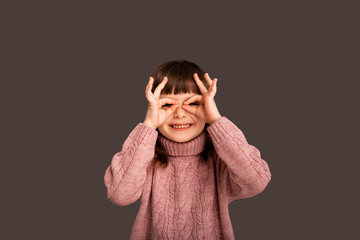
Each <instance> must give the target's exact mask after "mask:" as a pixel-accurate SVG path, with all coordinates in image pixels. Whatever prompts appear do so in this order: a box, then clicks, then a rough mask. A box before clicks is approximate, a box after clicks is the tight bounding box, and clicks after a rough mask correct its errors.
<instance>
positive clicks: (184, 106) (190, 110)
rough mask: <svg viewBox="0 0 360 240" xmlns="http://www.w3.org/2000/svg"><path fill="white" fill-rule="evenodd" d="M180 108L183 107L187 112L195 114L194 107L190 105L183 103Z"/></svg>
mask: <svg viewBox="0 0 360 240" xmlns="http://www.w3.org/2000/svg"><path fill="white" fill-rule="evenodd" d="M182 108H183V109H185V110H186V111H188V112H189V113H192V114H196V109H194V108H192V107H190V106H189V105H187V104H183V105H182Z"/></svg>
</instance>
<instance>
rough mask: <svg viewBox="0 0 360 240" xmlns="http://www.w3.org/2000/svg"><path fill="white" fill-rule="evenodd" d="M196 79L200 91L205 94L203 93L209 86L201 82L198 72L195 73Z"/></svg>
mask: <svg viewBox="0 0 360 240" xmlns="http://www.w3.org/2000/svg"><path fill="white" fill-rule="evenodd" d="M194 79H195V82H196V85H197V86H198V87H199V89H200V92H201V93H202V94H203V93H206V92H207V88H206V87H205V86H204V84H203V83H202V82H201V80H200V78H199V76H198V75H197V73H194Z"/></svg>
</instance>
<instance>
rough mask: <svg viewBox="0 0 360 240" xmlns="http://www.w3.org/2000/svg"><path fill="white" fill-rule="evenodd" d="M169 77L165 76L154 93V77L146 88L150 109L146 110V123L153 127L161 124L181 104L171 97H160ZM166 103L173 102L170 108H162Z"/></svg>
mask: <svg viewBox="0 0 360 240" xmlns="http://www.w3.org/2000/svg"><path fill="white" fill-rule="evenodd" d="M167 81H168V78H167V77H164V78H163V80H162V82H161V83H160V84H159V85H158V86H157V87H156V89H155V90H154V93H152V92H151V89H152V87H153V83H154V78H153V77H150V78H149V82H148V84H147V86H146V89H145V96H146V99H147V100H148V102H149V104H148V109H147V112H146V116H145V120H144V122H143V123H144V124H146V125H148V126H150V127H152V128H153V129H156V128H158V127H159V126H161V125H162V124H163V123H164V121H165V120H166V119H167V118H168V117H169V116H170V114H172V113H173V112H174V111H175V109H176V108H177V107H178V106H179V104H178V103H177V102H176V101H175V100H172V99H170V98H164V99H159V97H160V93H161V90H162V89H163V88H164V87H165V84H166V83H167ZM165 104H171V105H172V106H171V107H170V108H167V109H166V110H165V109H162V108H161V107H162V106H163V105H165Z"/></svg>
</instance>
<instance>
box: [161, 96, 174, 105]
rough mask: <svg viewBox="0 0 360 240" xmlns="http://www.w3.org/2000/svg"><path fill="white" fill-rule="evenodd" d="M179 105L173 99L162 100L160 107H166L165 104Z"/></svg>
mask: <svg viewBox="0 0 360 240" xmlns="http://www.w3.org/2000/svg"><path fill="white" fill-rule="evenodd" d="M167 103H169V104H178V102H177V101H176V100H174V99H171V98H160V105H161V106H162V105H164V104H167Z"/></svg>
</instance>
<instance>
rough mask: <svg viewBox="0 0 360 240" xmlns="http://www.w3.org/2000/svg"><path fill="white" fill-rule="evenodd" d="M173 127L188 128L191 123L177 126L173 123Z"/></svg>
mask: <svg viewBox="0 0 360 240" xmlns="http://www.w3.org/2000/svg"><path fill="white" fill-rule="evenodd" d="M171 126H172V127H173V128H187V127H190V124H188V125H178V126H175V125H171Z"/></svg>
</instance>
